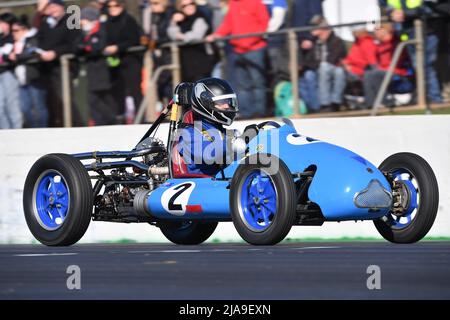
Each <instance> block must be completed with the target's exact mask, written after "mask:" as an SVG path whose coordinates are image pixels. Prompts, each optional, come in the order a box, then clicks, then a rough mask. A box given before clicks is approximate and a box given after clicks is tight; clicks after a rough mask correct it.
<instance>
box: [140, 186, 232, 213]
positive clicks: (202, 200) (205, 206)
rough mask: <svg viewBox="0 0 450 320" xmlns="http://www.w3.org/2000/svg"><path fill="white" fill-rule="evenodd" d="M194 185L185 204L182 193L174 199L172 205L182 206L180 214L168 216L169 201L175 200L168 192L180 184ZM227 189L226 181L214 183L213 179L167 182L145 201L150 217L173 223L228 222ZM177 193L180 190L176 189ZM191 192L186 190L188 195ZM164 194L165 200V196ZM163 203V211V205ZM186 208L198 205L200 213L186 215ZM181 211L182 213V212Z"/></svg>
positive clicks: (171, 192)
mask: <svg viewBox="0 0 450 320" xmlns="http://www.w3.org/2000/svg"><path fill="white" fill-rule="evenodd" d="M192 183H193V184H195V186H193V190H192V191H191V193H190V195H189V197H188V198H187V199H186V200H187V202H186V201H184V200H183V193H182V194H181V195H179V196H177V197H175V198H174V199H173V200H174V202H173V203H174V204H175V205H177V204H180V205H181V206H182V210H181V211H178V212H177V211H174V212H173V213H170V212H169V211H168V210H167V202H168V199H171V198H172V197H174V195H173V194H174V193H175V192H173V191H170V190H169V189H172V188H177V187H178V186H181V185H183V184H192ZM228 186H229V182H228V181H217V180H214V179H212V178H193V179H170V180H167V182H165V183H164V184H163V185H161V186H160V187H158V188H156V189H155V190H154V191H153V192H151V194H150V196H149V197H148V200H147V201H148V202H147V205H148V208H149V211H150V212H151V214H152V216H155V217H157V218H160V219H176V220H180V219H181V220H195V219H205V220H206V219H211V220H225V221H229V220H231V216H230V206H229V192H230V190H229V189H227V187H228ZM179 190H180V189H179ZM189 191H190V190H186V191H185V192H186V194H185V195H187V194H188V193H189ZM166 192H167V194H166V196H164V194H165V193H166ZM164 201H165V202H166V203H165V205H166V208H164V205H163V202H164ZM186 205H188V206H189V205H191V206H192V205H201V207H202V212H200V213H198V212H194V213H189V212H186ZM183 211H184V212H183Z"/></svg>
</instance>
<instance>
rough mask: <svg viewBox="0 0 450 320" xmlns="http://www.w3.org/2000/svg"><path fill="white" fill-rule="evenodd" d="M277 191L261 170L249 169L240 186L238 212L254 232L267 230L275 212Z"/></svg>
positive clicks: (268, 177) (270, 179)
mask: <svg viewBox="0 0 450 320" xmlns="http://www.w3.org/2000/svg"><path fill="white" fill-rule="evenodd" d="M277 200H278V196H277V192H276V190H275V186H274V184H273V181H272V178H271V177H270V176H269V175H268V174H267V173H265V172H264V171H263V170H260V169H257V170H255V171H251V172H250V173H249V174H248V175H247V176H246V177H245V178H244V181H243V183H242V184H241V187H240V196H239V213H240V216H241V219H242V221H243V222H244V224H245V225H246V226H247V227H248V228H249V229H250V230H252V231H254V232H262V231H265V230H267V229H268V228H269V227H270V225H271V224H272V222H273V220H274V219H275V216H276V213H277V207H278V204H277Z"/></svg>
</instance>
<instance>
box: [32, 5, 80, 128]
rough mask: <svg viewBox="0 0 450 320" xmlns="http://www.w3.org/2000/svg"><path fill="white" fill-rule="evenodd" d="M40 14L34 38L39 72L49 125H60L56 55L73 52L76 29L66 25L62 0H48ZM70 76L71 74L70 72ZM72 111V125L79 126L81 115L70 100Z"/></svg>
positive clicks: (60, 109)
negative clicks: (44, 88) (38, 27)
mask: <svg viewBox="0 0 450 320" xmlns="http://www.w3.org/2000/svg"><path fill="white" fill-rule="evenodd" d="M43 13H44V16H43V20H42V22H41V26H40V29H39V32H38V34H37V37H38V44H39V48H40V49H42V50H41V51H40V59H41V60H42V61H43V62H44V64H43V66H42V75H43V76H44V83H45V84H46V91H47V106H48V108H49V110H48V111H49V125H50V126H51V127H61V126H62V125H63V96H62V83H61V66H60V63H59V58H60V57H61V56H62V55H64V54H68V53H75V52H76V46H77V43H78V41H79V36H80V31H79V30H77V29H69V28H68V27H67V20H68V19H69V15H67V14H66V10H65V7H64V2H63V1H62V0H49V1H48V4H47V6H46V7H45V8H44V11H43ZM72 73H73V71H72ZM73 76H74V74H72V77H73ZM72 113H73V115H74V117H73V119H74V125H76V126H79V125H81V124H82V123H81V117H80V114H79V113H78V110H77V108H76V106H75V104H74V103H72Z"/></svg>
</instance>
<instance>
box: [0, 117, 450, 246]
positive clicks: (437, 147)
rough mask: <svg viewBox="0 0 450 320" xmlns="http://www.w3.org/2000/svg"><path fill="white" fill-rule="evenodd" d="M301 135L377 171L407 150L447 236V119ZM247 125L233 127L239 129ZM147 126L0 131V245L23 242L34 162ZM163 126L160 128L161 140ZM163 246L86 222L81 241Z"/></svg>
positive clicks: (114, 145) (337, 228)
mask: <svg viewBox="0 0 450 320" xmlns="http://www.w3.org/2000/svg"><path fill="white" fill-rule="evenodd" d="M294 123H295V126H296V127H297V130H299V132H301V133H302V134H305V135H308V136H311V137H315V138H317V139H320V140H324V141H328V142H331V143H334V144H338V145H341V146H343V147H346V148H348V149H351V150H353V151H355V152H357V153H359V154H361V155H362V156H363V157H365V158H367V159H369V160H370V161H371V162H373V163H374V164H375V165H378V164H380V163H381V161H383V159H385V158H386V157H387V156H389V155H390V154H393V153H396V152H400V151H410V152H415V153H418V154H420V155H421V156H422V157H424V158H425V159H426V160H427V161H428V162H429V163H430V164H431V166H432V167H433V169H434V170H435V173H436V176H437V178H438V183H439V187H440V206H439V213H438V217H437V220H436V223H435V225H434V226H433V228H432V229H431V231H430V233H429V236H450V169H449V168H450V116H392V117H389V116H386V117H375V118H336V119H305V120H295V121H294ZM247 124H249V123H248V122H240V123H236V124H235V125H234V127H236V128H240V129H241V130H242V128H244V127H245V126H246V125H247ZM147 128H148V127H147V126H114V127H97V128H74V129H26V130H8V131H0V243H30V242H31V241H32V240H33V237H32V235H31V234H30V232H29V231H28V228H27V226H26V223H25V219H24V217H23V211H22V190H23V183H24V180H25V177H26V175H27V172H28V170H29V168H30V167H31V166H32V164H33V163H34V161H36V159H38V158H39V157H40V156H42V155H44V154H47V153H52V152H61V153H77V152H83V151H94V150H127V149H131V148H132V147H133V146H134V145H135V143H136V142H137V140H138V139H139V138H140V137H141V136H142V135H143V134H144V133H145V131H146V130H147ZM166 134H167V126H164V125H163V126H162V127H161V129H160V136H161V138H164V137H166V136H167V135H166ZM289 237H292V238H304V237H321V238H336V237H379V236H378V234H377V232H376V230H375V228H374V226H373V224H372V223H371V222H370V221H367V222H358V223H354V222H345V223H340V224H338V223H325V224H324V226H322V227H294V228H293V229H292V231H291V233H290V234H289ZM123 238H128V239H134V240H137V241H165V239H164V238H163V236H162V235H161V233H160V232H159V230H158V229H156V228H154V227H152V226H149V225H147V224H114V223H107V222H95V223H91V225H90V227H89V230H88V231H87V233H86V235H85V236H84V238H83V239H82V242H93V241H110V240H117V239H123ZM213 238H216V239H221V240H237V239H239V235H238V234H237V233H236V231H235V230H234V227H233V225H232V224H231V223H222V224H220V225H219V228H218V229H217V231H216V233H215V234H214V235H213Z"/></svg>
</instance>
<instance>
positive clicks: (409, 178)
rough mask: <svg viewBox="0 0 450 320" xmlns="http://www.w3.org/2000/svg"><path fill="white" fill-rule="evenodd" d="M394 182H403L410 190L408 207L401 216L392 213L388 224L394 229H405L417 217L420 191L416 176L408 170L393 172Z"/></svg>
mask: <svg viewBox="0 0 450 320" xmlns="http://www.w3.org/2000/svg"><path fill="white" fill-rule="evenodd" d="M392 176H393V179H394V181H401V182H403V183H404V185H405V186H406V188H407V190H408V194H409V201H408V207H407V208H405V210H404V213H403V214H402V215H401V216H398V215H394V214H392V213H390V214H389V215H388V222H389V224H390V225H391V227H392V228H393V229H403V228H406V227H407V226H409V225H410V224H411V223H412V221H413V220H414V218H415V217H416V215H417V211H418V210H419V204H420V190H419V186H418V183H417V180H416V178H415V177H414V175H413V174H412V173H411V172H409V171H408V170H406V169H397V170H395V171H393V172H392Z"/></svg>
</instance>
